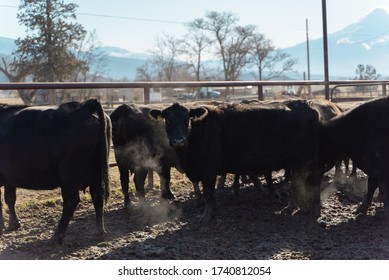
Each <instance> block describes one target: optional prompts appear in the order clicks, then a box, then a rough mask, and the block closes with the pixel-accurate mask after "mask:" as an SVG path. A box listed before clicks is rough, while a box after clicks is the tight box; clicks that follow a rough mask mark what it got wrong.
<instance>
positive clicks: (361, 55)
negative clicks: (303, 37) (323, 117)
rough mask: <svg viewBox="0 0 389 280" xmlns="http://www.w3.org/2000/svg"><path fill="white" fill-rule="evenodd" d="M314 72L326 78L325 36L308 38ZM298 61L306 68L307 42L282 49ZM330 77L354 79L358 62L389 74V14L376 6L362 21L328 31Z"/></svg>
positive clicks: (382, 73) (301, 66) (381, 72)
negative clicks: (335, 30)
mask: <svg viewBox="0 0 389 280" xmlns="http://www.w3.org/2000/svg"><path fill="white" fill-rule="evenodd" d="M309 47H310V66H311V75H312V74H316V75H319V77H320V78H323V72H324V70H323V69H324V66H323V39H322V38H320V39H315V40H310V41H309ZM283 51H285V52H287V53H289V54H290V55H291V56H292V57H294V58H297V59H298V60H299V64H298V66H297V67H296V69H297V70H298V71H300V72H301V73H302V72H303V71H306V69H307V52H306V42H303V43H300V44H298V45H295V46H293V47H290V48H286V49H283ZM328 60H329V72H330V78H331V77H332V78H334V77H335V78H336V77H343V78H354V77H355V70H356V69H357V65H358V64H371V65H372V66H374V67H375V68H376V70H377V73H380V74H381V75H383V76H388V75H389V13H388V11H386V10H385V9H383V8H376V9H375V10H373V11H371V12H370V13H369V14H368V15H366V16H365V17H364V18H362V19H361V20H360V21H358V22H356V23H353V24H350V25H349V26H347V27H346V28H344V29H342V30H340V31H338V32H335V33H332V34H328Z"/></svg>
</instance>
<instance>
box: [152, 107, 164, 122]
mask: <svg viewBox="0 0 389 280" xmlns="http://www.w3.org/2000/svg"><path fill="white" fill-rule="evenodd" d="M149 116H150V117H151V118H153V119H156V120H158V121H160V120H162V119H163V115H162V111H161V110H158V109H152V110H150V112H149Z"/></svg>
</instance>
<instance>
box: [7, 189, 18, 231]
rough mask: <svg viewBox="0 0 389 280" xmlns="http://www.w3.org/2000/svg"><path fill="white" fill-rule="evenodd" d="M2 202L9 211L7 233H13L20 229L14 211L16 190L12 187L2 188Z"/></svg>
mask: <svg viewBox="0 0 389 280" xmlns="http://www.w3.org/2000/svg"><path fill="white" fill-rule="evenodd" d="M4 200H5V203H6V204H7V206H8V209H9V222H8V228H7V230H9V231H14V230H17V229H18V228H20V222H19V219H18V216H17V215H16V211H15V203H16V188H15V187H13V186H7V185H5V186H4Z"/></svg>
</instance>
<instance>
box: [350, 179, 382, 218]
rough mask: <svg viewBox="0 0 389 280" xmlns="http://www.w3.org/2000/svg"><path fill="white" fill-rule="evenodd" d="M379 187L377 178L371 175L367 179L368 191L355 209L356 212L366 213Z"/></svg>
mask: <svg viewBox="0 0 389 280" xmlns="http://www.w3.org/2000/svg"><path fill="white" fill-rule="evenodd" d="M377 187H378V182H377V179H376V178H374V177H371V176H369V178H368V179H367V193H366V195H365V197H364V198H363V201H362V203H361V205H359V206H358V208H357V210H356V211H355V213H356V214H359V213H362V214H365V213H366V212H367V209H369V207H370V205H371V202H372V201H373V195H374V192H375V190H376V189H377Z"/></svg>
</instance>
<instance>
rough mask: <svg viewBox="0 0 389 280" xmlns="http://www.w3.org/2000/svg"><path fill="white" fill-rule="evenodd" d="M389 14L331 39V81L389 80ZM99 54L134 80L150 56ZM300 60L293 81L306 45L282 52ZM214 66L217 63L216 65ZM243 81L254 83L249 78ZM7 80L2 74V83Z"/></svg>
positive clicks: (318, 61)
mask: <svg viewBox="0 0 389 280" xmlns="http://www.w3.org/2000/svg"><path fill="white" fill-rule="evenodd" d="M388 26H389V14H388V13H387V11H386V10H384V9H383V8H377V9H375V10H373V11H371V12H370V13H369V14H368V15H367V16H365V17H364V18H362V19H361V20H359V21H358V22H355V23H352V24H350V25H349V26H347V27H346V28H344V29H342V30H340V31H337V32H335V33H332V34H329V35H328V53H329V74H330V79H352V78H354V76H355V69H356V68H357V65H358V64H371V65H373V66H374V67H375V68H376V70H377V73H379V74H381V75H382V76H389V67H387V65H389V28H388ZM309 44H310V62H311V65H310V66H311V79H323V69H324V66H323V39H322V38H319V39H314V40H312V39H311V40H310V41H309ZM14 47H15V46H14V41H13V39H10V38H4V37H0V57H1V56H4V55H10V54H11V53H12V51H13V49H14ZM100 50H102V51H103V52H105V53H106V55H107V69H106V70H107V71H106V75H107V77H108V78H114V79H127V80H130V81H131V80H134V79H135V77H136V69H137V68H138V67H139V66H140V65H142V64H143V63H145V62H146V60H147V55H146V54H139V53H132V52H130V51H129V50H125V49H122V48H118V47H112V46H104V47H101V48H100ZM283 51H284V52H286V53H288V54H290V55H291V56H292V57H293V58H296V59H298V64H297V65H296V67H295V70H297V73H296V74H295V75H293V77H291V78H294V79H302V77H303V72H304V71H306V69H307V53H306V42H305V41H304V42H302V43H300V44H297V45H295V46H292V47H290V48H285V49H283ZM213 63H215V62H213ZM242 78H243V79H249V80H251V79H252V76H251V75H249V74H247V75H244V77H242ZM4 79H5V78H4V77H2V75H1V74H0V81H3V80H4Z"/></svg>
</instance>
